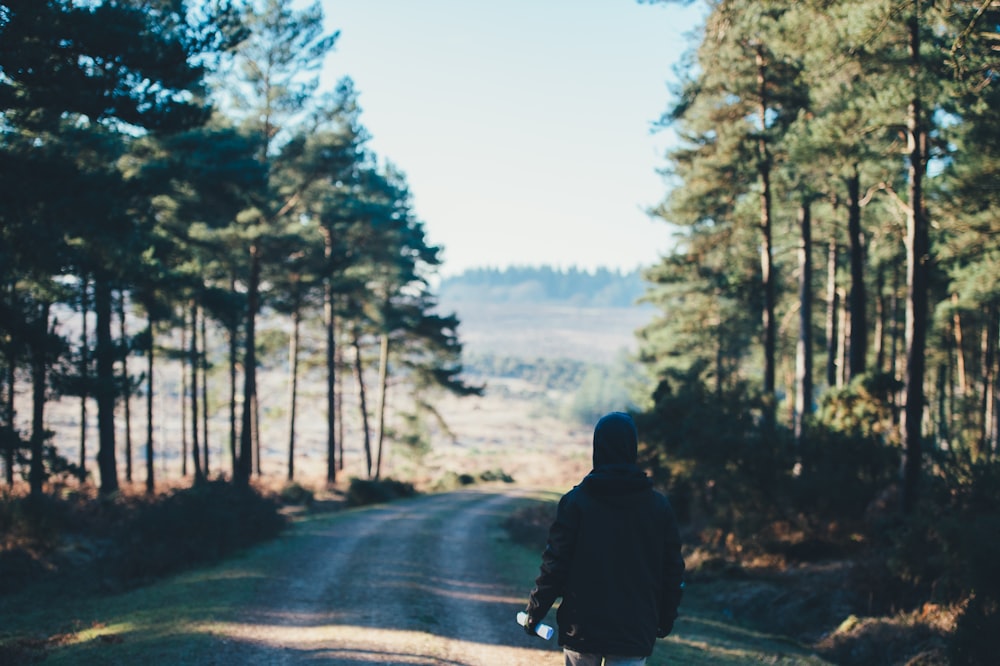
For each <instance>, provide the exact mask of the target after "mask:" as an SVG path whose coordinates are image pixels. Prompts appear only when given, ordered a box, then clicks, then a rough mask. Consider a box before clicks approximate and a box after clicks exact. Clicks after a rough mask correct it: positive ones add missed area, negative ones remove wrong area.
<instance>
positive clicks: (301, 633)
mask: <svg viewBox="0 0 1000 666" xmlns="http://www.w3.org/2000/svg"><path fill="white" fill-rule="evenodd" d="M522 494H523V493H522V492H521V491H518V490H516V489H505V490H504V491H503V492H496V491H483V490H469V491H460V492H454V493H447V494H441V495H429V496H424V497H419V498H415V499H412V500H406V501H401V502H397V503H393V504H388V505H383V506H379V507H375V508H369V509H363V510H358V511H350V512H345V513H343V514H340V515H337V516H335V517H332V518H330V519H326V518H323V519H317V520H315V521H312V522H310V523H307V524H305V525H301V526H299V527H297V528H296V529H294V530H293V531H292V534H291V535H290V536H289V537H287V538H292V539H297V540H298V541H299V543H298V545H297V546H296V547H295V549H294V550H293V554H292V555H291V556H290V557H288V558H286V560H285V561H282V562H280V563H279V562H276V563H274V564H275V568H274V570H273V571H269V572H268V580H267V581H266V582H265V583H264V584H263V585H262V586H261V591H260V594H259V596H258V600H259V603H258V604H257V605H256V606H255V607H254V608H252V609H248V611H247V612H246V614H245V622H244V623H242V624H239V625H236V626H233V627H229V628H224V629H223V633H225V634H229V636H230V637H231V638H232V639H235V643H236V646H235V651H234V654H233V657H234V659H235V658H236V654H235V652H238V653H239V659H240V660H241V661H240V662H239V663H250V664H293V663H304V662H309V663H322V664H346V665H350V664H375V663H378V664H390V665H391V664H445V665H448V664H453V665H463V666H479V665H482V666H495V665H498V664H503V665H504V666H508V665H510V666H517V665H519V664H524V665H525V666H527V665H530V666H541V665H545V664H552V665H553V666H555V665H556V664H559V663H561V655H560V653H559V652H557V651H554V646H553V645H551V644H545V645H540V644H539V641H538V640H537V639H533V638H531V637H528V636H526V635H524V633H523V632H522V631H521V630H520V629H519V628H518V627H517V626H516V625H515V624H514V614H515V613H516V612H517V611H518V610H520V609H521V606H522V605H523V603H524V594H526V589H525V590H514V589H510V587H509V585H507V584H505V583H504V582H503V580H504V579H503V577H502V576H500V575H498V570H497V567H498V566H504V563H502V562H501V563H497V562H494V558H493V554H494V553H495V551H496V549H495V548H494V546H493V544H491V543H490V542H491V540H492V539H495V538H497V535H496V525H497V524H498V523H499V521H500V520H502V519H503V517H504V516H505V515H506V514H507V513H509V511H510V508H511V505H512V503H513V502H515V501H516V500H517V498H518V497H519V496H521V495H522ZM213 663H220V664H226V663H236V661H226V660H225V659H223V660H222V661H214V662H213Z"/></svg>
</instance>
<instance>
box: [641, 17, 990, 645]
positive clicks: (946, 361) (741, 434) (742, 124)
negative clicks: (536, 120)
mask: <svg viewBox="0 0 1000 666" xmlns="http://www.w3.org/2000/svg"><path fill="white" fill-rule="evenodd" d="M654 1H655V0H654ZM700 27H701V29H700V31H699V33H698V35H697V37H696V40H695V44H694V47H693V48H692V49H691V51H690V52H689V53H688V55H687V57H686V59H685V61H684V69H683V70H680V71H679V72H678V73H679V74H680V77H681V82H680V84H679V85H678V86H677V89H676V97H675V98H676V102H675V103H674V105H673V106H672V108H670V109H669V111H668V112H667V113H666V114H664V117H663V124H664V125H666V126H670V127H671V128H673V129H674V130H676V132H677V135H678V137H679V142H678V143H677V145H676V147H674V148H671V149H670V150H669V152H668V154H667V166H666V168H665V169H664V170H663V171H664V174H665V176H666V179H667V182H668V186H669V194H668V196H667V197H666V198H665V200H664V201H663V203H662V205H661V206H659V207H658V208H657V209H656V210H655V213H656V214H657V215H658V216H660V217H661V218H662V219H663V220H665V221H666V222H668V223H669V224H670V225H671V227H672V228H673V229H674V230H675V231H676V235H677V245H676V248H675V250H674V251H672V252H671V253H669V255H668V256H666V257H665V258H664V259H663V261H662V262H660V263H659V264H658V265H656V266H654V267H652V268H650V269H649V270H648V271H646V274H645V276H646V279H647V280H648V281H649V283H650V288H649V291H648V293H647V295H646V299H647V300H648V301H649V302H650V303H652V304H654V305H656V306H657V307H658V308H659V309H660V310H661V312H662V315H661V316H660V317H659V318H657V319H656V320H655V321H654V322H653V323H652V324H651V325H649V326H648V327H647V328H645V329H644V330H643V331H642V337H643V345H642V355H643V358H644V360H645V361H646V363H647V365H648V367H649V368H650V369H651V371H652V373H653V374H654V376H655V377H656V378H657V382H658V389H657V391H656V393H655V395H654V396H653V401H654V406H653V407H652V409H651V410H650V411H649V413H648V417H649V422H648V424H647V426H648V432H649V433H650V439H651V442H652V446H651V454H652V455H662V456H665V459H666V460H669V459H673V460H675V461H677V460H679V459H680V460H682V461H686V462H681V463H679V466H678V467H676V471H677V473H678V474H681V469H684V470H686V471H684V472H683V476H684V477H685V478H686V479H687V482H689V483H690V485H687V486H686V487H687V488H688V490H689V493H690V494H689V497H690V499H691V500H692V502H693V503H694V504H692V506H694V505H695V504H697V505H700V506H702V507H703V508H704V507H705V506H708V505H710V504H711V505H712V506H714V509H713V510H714V511H716V512H718V513H716V514H715V515H716V517H717V518H719V519H720V520H722V521H723V522H725V523H726V524H727V525H729V526H730V527H733V526H734V525H737V524H740V523H742V524H743V525H744V528H746V529H747V530H748V531H753V530H754V529H758V528H760V527H761V523H759V522H754V520H753V519H751V517H753V518H755V519H758V520H759V519H768V518H770V519H777V518H779V517H780V518H782V519H785V518H789V516H792V517H791V520H793V521H798V522H801V521H803V520H807V521H814V524H816V525H818V524H820V523H821V522H822V521H823V520H824V518H823V517H824V516H825V520H831V519H832V520H839V521H844V520H854V521H857V520H860V519H861V517H862V515H863V514H864V511H865V509H866V508H869V507H871V506H872V505H873V503H875V502H876V500H877V499H878V498H880V497H882V498H883V499H884V498H886V497H890V498H892V499H893V500H895V506H898V507H899V509H901V511H902V512H903V513H905V514H906V516H907V518H906V519H905V520H903V522H902V523H900V524H898V525H895V526H894V527H892V528H888V527H885V526H884V525H883V526H882V527H883V528H884V529H883V530H882V531H881V532H879V531H878V530H876V531H875V532H874V533H869V536H870V537H871V538H872V539H874V540H876V541H877V540H878V539H877V537H879V536H881V537H882V538H888V537H890V535H894V537H896V538H898V539H899V540H898V541H895V542H894V543H893V545H892V547H888V546H887V552H890V553H891V554H890V555H887V556H886V559H887V561H888V562H889V563H890V564H891V565H892V566H893V567H895V569H894V571H893V572H892V574H893V576H889V577H887V578H886V580H896V581H902V580H905V581H907V582H906V585H907V586H915V587H918V588H920V589H922V590H924V591H925V592H928V593H929V591H930V590H932V589H933V590H937V591H938V592H941V593H942V594H943V596H947V597H949V598H950V599H952V600H954V599H955V598H956V597H957V596H958V597H960V595H965V596H964V598H965V599H966V600H967V601H968V604H969V605H968V607H967V608H966V610H965V619H964V620H963V621H964V622H965V624H964V625H961V623H960V626H961V627H962V629H961V630H962V631H966V632H967V636H966V637H967V638H970V640H971V642H969V643H965V644H963V645H964V646H963V647H962V648H961V649H959V650H958V652H956V654H955V659H956V661H955V662H954V663H985V662H977V661H976V660H977V659H978V658H979V657H977V656H976V655H977V654H978V655H981V656H982V657H983V658H985V659H987V660H988V659H989V658H991V657H987V656H986V655H987V654H988V652H987V651H986V650H985V646H987V645H988V644H989V641H991V640H992V641H995V636H996V635H997V630H998V629H1000V624H998V615H997V614H996V605H995V599H996V598H997V597H998V596H1000V595H998V592H1000V577H998V576H997V575H996V574H995V573H993V572H992V571H989V570H987V569H985V568H981V567H972V568H970V567H969V566H967V565H968V563H969V562H975V561H978V559H979V558H980V557H984V556H986V555H985V554H986V553H990V554H991V555H990V557H996V556H998V554H1000V538H998V536H997V535H998V534H1000V522H998V518H997V514H996V513H995V512H994V513H993V514H992V515H989V513H988V512H986V511H985V506H986V504H982V503H981V502H983V501H986V502H987V504H990V503H991V504H993V506H996V502H997V501H998V500H1000V469H998V467H1000V466H998V461H997V447H998V439H1000V409H998V405H1000V402H998V398H1000V392H998V388H1000V354H998V351H997V350H998V336H1000V280H998V279H997V277H998V275H1000V269H998V267H1000V262H998V258H1000V217H998V215H997V213H996V211H997V210H1000V188H998V187H997V183H1000V75H998V72H1000V50H998V48H997V44H998V43H1000V6H998V5H997V4H996V3H990V2H985V3H984V2H971V1H970V2H965V1H956V2H946V3H938V2H927V1H926V0H902V1H897V0H838V1H835V2H823V3H815V2H798V3H789V2H767V1H765V2H748V1H744V0H733V1H725V2H717V3H710V5H709V6H708V7H707V11H706V14H705V21H704V23H703V25H702V26H700ZM691 461H698V465H695V466H694V467H692V465H691ZM692 469H697V470H700V471H698V472H694V473H693V472H691V470H692ZM886 493H888V494H886ZM713 497H714V498H716V499H717V500H718V501H717V502H715V503H714V504H713V503H712V502H711V501H710V498H713ZM986 498H992V499H990V500H987V499H986ZM751 507H752V508H751ZM795 515H797V516H798V517H795ZM901 520H902V519H901ZM904 534H905V535H906V536H905V537H904V536H903V535H904ZM904 540H905V541H906V542H905V544H904ZM931 560H933V561H935V562H936V563H937V564H936V565H935V566H931V565H930V564H929V562H930V561H931ZM946 588H947V589H948V590H949V593H947V594H945V593H943V590H945V589H946ZM987 590H989V592H987ZM925 598H926V597H925ZM985 598H990V599H993V600H994V601H992V602H985V601H983V599H985ZM991 635H992V636H993V638H992V639H991V638H989V636H991ZM973 636H975V638H972V637H973ZM976 641H981V642H979V643H976ZM993 645H994V647H995V643H994V644H993ZM963 650H965V651H964V652H963ZM976 650H982V651H981V652H978V653H977V652H976Z"/></svg>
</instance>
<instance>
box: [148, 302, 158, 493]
mask: <svg viewBox="0 0 1000 666" xmlns="http://www.w3.org/2000/svg"><path fill="white" fill-rule="evenodd" d="M155 323H156V322H154V321H153V319H152V317H150V318H149V349H147V350H146V493H147V494H149V495H152V494H153V492H155V490H156V478H155V477H156V475H155V473H154V471H153V394H154V391H153V357H154V355H155V351H154V350H155V349H156V340H155V339H154V333H153V331H154V330H155V328H154V326H155Z"/></svg>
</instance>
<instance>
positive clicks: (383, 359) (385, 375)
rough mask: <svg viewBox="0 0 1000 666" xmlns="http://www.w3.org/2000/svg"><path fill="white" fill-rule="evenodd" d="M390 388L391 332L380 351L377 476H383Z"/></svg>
mask: <svg viewBox="0 0 1000 666" xmlns="http://www.w3.org/2000/svg"><path fill="white" fill-rule="evenodd" d="M388 388H389V334H388V333H383V334H382V340H381V341H380V343H379V351H378V402H377V403H376V407H375V410H376V412H377V414H376V418H377V419H378V422H377V427H378V435H377V436H376V439H375V445H376V449H377V451H378V455H377V456H376V457H375V478H376V479H378V478H381V476H382V445H383V444H384V442H385V398H386V390H387V389H388Z"/></svg>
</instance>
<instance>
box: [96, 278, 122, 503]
mask: <svg viewBox="0 0 1000 666" xmlns="http://www.w3.org/2000/svg"><path fill="white" fill-rule="evenodd" d="M94 314H95V319H96V320H97V330H96V344H97V354H96V355H97V383H96V386H95V394H96V397H97V433H98V448H97V467H98V469H99V470H100V472H101V487H100V492H101V494H102V495H108V494H111V493H114V492H116V491H117V490H118V464H117V462H116V460H115V350H114V343H113V342H112V339H111V319H112V317H111V284H110V282H109V281H108V279H107V277H106V276H99V277H97V278H96V279H95V280H94Z"/></svg>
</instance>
